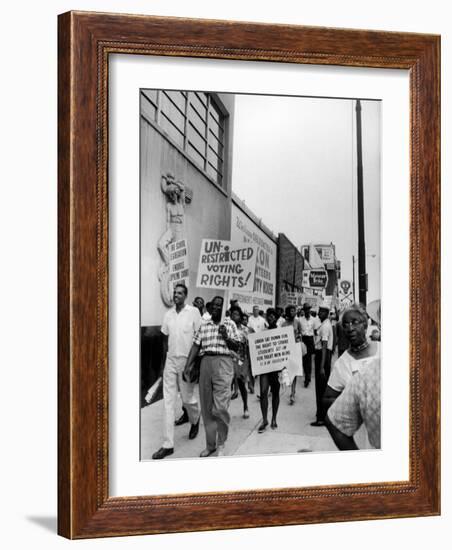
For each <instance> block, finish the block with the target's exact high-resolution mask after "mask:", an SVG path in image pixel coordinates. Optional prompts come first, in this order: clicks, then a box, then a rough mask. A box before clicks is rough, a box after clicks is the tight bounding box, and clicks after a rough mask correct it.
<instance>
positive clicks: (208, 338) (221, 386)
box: [184, 296, 240, 457]
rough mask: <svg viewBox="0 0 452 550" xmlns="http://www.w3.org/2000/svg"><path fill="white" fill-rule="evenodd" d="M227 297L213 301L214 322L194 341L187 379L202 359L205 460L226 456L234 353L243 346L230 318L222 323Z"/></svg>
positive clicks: (197, 334) (203, 454) (202, 454)
mask: <svg viewBox="0 0 452 550" xmlns="http://www.w3.org/2000/svg"><path fill="white" fill-rule="evenodd" d="M222 309H223V298H222V297H221V296H215V298H214V299H213V300H212V302H211V316H212V317H211V319H209V320H207V321H204V322H203V323H202V324H201V326H200V328H199V330H198V332H197V333H196V335H195V337H194V339H193V345H192V348H191V350H190V354H189V356H188V359H187V363H186V366H185V370H184V376H185V377H188V375H189V372H190V370H191V368H192V364H193V362H194V361H195V359H196V357H197V356H198V353H199V355H201V356H202V359H201V367H200V375H199V399H200V401H201V414H202V419H203V422H204V429H205V432H206V448H205V449H204V450H203V451H202V452H201V454H200V456H201V457H207V456H211V455H213V454H214V453H215V454H216V456H222V455H223V454H224V445H225V443H226V439H227V437H228V431H229V423H230V419H231V418H230V415H229V412H228V408H229V403H230V400H231V383H232V380H233V378H234V365H233V362H232V357H231V350H233V351H236V350H237V349H238V347H239V344H240V339H239V336H238V334H237V327H236V326H235V324H234V322H233V321H231V319H229V318H227V317H226V318H225V319H224V321H223V322H222V323H221V312H222Z"/></svg>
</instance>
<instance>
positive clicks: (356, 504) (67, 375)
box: [58, 12, 440, 538]
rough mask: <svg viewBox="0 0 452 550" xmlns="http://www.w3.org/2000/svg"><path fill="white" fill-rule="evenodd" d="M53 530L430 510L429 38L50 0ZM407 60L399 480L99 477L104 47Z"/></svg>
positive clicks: (104, 399) (103, 410) (435, 268)
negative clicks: (127, 490) (326, 482)
mask: <svg viewBox="0 0 452 550" xmlns="http://www.w3.org/2000/svg"><path fill="white" fill-rule="evenodd" d="M58 49H59V61H58V72H59V75H58V86H59V92H58V117H59V125H58V154H59V156H58V209H59V213H58V216H59V217H58V232H59V241H58V296H59V313H58V407H59V409H58V411H59V412H58V424H59V427H58V458H59V467H58V500H59V502H58V532H59V534H61V535H63V536H65V537H68V538H88V537H104V536H116V535H135V534H150V533H163V532H180V531H201V530H211V529H232V528H244V527H259V526H272V525H294V524H304V523H320V522H325V521H328V522H336V521H350V520H362V519H374V518H394V517H410V516H428V515H437V514H439V513H440V420H439V414H440V402H439V398H440V235H439V232H440V142H439V139H440V137H439V136H440V123H439V116H440V114H439V113H440V99H439V98H440V68H439V67H440V38H439V37H438V36H432V35H422V34H408V33H389V32H380V31H378V32H375V31H362V30H343V29H329V28H320V27H319V28H314V27H300V26H291V25H267V24H256V23H238V22H237V23H236V22H226V21H208V20H194V19H179V18H162V17H148V16H137V15H121V14H99V13H88V12H86V13H84V12H69V13H65V14H63V15H60V16H59V41H58ZM120 53H127V54H136V55H159V56H183V57H202V58H214V59H240V60H265V61H272V62H285V63H300V64H317V65H338V66H347V67H373V68H386V69H388V68H396V69H406V70H408V71H409V75H410V77H409V78H410V108H411V115H410V116H411V120H410V128H411V134H410V142H411V143H410V146H411V147H410V167H411V174H410V179H411V181H410V282H409V284H410V327H409V331H410V444H409V448H410V456H409V472H410V475H409V480H408V481H400V482H384V483H373V484H372V483H369V484H359V485H334V486H322V487H295V488H290V489H271V490H252V491H233V492H225V493H208V494H201V493H198V494H182V495H163V496H162V495H160V496H147V497H128V496H124V497H114V498H113V497H110V496H109V491H108V460H109V454H108V431H109V430H108V377H109V371H108V364H109V363H108V280H109V279H108V276H109V273H108V228H109V225H108V221H109V220H108V169H107V167H108V153H107V151H108V124H107V121H108V103H107V93H108V67H109V55H110V54H120Z"/></svg>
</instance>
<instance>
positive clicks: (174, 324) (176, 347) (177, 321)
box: [160, 305, 201, 357]
mask: <svg viewBox="0 0 452 550" xmlns="http://www.w3.org/2000/svg"><path fill="white" fill-rule="evenodd" d="M200 324H201V315H200V314H199V310H198V308H196V307H193V306H189V305H185V306H184V307H183V308H182V309H181V310H180V312H179V313H177V311H176V307H172V308H171V309H170V310H169V311H167V312H166V313H165V316H164V317H163V323H162V328H161V329H160V330H161V331H162V333H163V334H165V335H166V336H168V356H169V357H188V354H189V353H190V350H191V346H192V344H193V337H194V335H195V334H196V332H197V331H198V329H199V325H200Z"/></svg>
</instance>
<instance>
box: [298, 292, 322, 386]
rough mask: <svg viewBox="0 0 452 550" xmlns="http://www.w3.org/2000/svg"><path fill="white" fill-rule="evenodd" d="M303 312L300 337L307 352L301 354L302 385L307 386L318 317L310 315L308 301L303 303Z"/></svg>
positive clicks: (309, 379)
mask: <svg viewBox="0 0 452 550" xmlns="http://www.w3.org/2000/svg"><path fill="white" fill-rule="evenodd" d="M303 313H304V316H303V315H302V316H301V317H300V318H299V319H300V324H301V339H302V341H303V342H304V345H305V346H306V351H307V353H306V354H305V355H304V356H303V372H304V387H305V388H307V387H308V386H309V383H310V382H311V371H312V356H313V355H314V351H315V349H314V334H315V329H316V324H317V321H318V319H315V318H314V317H313V316H312V315H311V306H310V305H309V304H308V303H305V304H304V305H303Z"/></svg>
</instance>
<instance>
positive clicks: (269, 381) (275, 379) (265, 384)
mask: <svg viewBox="0 0 452 550" xmlns="http://www.w3.org/2000/svg"><path fill="white" fill-rule="evenodd" d="M277 320H278V317H277V315H276V311H275V310H274V309H273V308H268V309H267V324H268V329H267V330H271V329H274V328H278V327H277V325H276V322H277ZM259 383H260V404H261V412H262V423H261V425H260V426H259V428H258V430H257V431H258V432H259V433H262V432H264V431H265V430H266V428H267V426H268V390H269V388H271V391H272V420H271V424H270V427H271V428H272V429H273V430H274V429H276V428H277V427H278V424H277V423H276V415H277V414H278V408H279V387H280V384H279V371H273V372H266V373H265V374H261V375H260V376H259Z"/></svg>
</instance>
